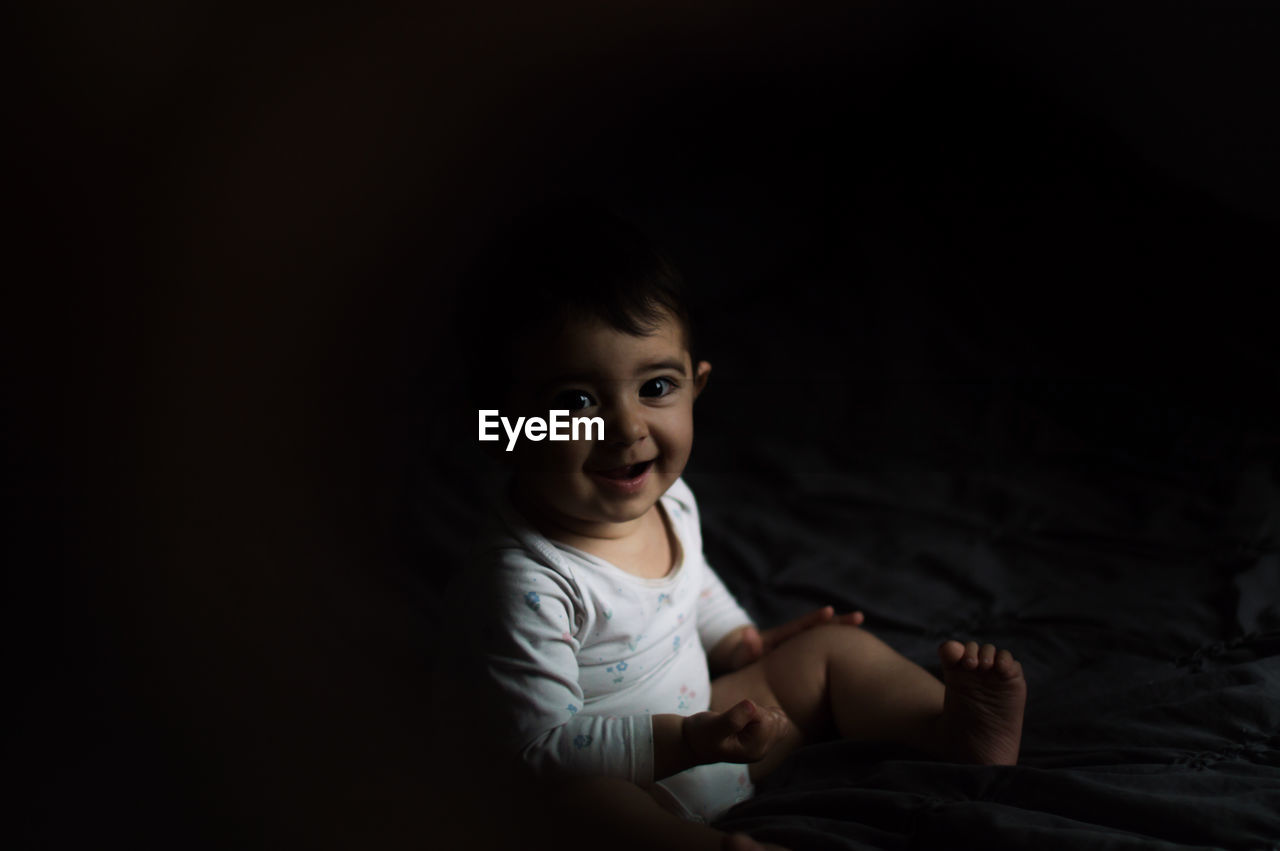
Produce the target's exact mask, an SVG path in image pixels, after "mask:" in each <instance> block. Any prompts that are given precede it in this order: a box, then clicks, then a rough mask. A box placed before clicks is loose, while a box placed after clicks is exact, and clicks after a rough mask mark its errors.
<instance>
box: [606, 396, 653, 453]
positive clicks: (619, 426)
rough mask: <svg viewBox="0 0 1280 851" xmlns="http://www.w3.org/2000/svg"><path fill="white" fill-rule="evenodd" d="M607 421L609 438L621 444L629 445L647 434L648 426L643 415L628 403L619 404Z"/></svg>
mask: <svg viewBox="0 0 1280 851" xmlns="http://www.w3.org/2000/svg"><path fill="white" fill-rule="evenodd" d="M607 423H608V426H609V438H610V439H611V440H612V441H613V442H614V443H617V444H621V445H623V446H629V445H630V444H632V443H635V442H637V441H640V440H643V439H644V438H646V437H648V436H649V427H648V425H647V424H646V423H645V421H644V417H643V416H641V415H640V412H639V411H637V410H635V409H634V408H633V407H631V406H629V405H622V406H619V407H618V409H617V410H615V411H614V414H613V416H612V417H610V418H609V419H608V421H607Z"/></svg>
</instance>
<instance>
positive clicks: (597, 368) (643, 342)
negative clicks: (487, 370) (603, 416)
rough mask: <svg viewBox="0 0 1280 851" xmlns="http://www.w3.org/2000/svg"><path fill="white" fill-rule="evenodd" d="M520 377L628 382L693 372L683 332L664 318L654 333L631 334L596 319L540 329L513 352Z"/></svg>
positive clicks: (564, 322)
mask: <svg viewBox="0 0 1280 851" xmlns="http://www.w3.org/2000/svg"><path fill="white" fill-rule="evenodd" d="M513 356H514V366H515V372H516V375H517V377H519V378H522V379H525V380H538V381H545V380H553V379H572V378H582V379H591V380H597V381H607V380H617V381H625V380H630V379H632V378H635V377H637V376H638V375H642V374H644V373H647V372H656V371H659V370H674V371H677V372H680V373H685V374H687V373H688V372H689V370H690V369H691V368H692V361H691V357H690V354H689V351H688V349H687V348H686V347H685V342H684V332H683V329H682V328H681V326H680V323H679V322H677V321H676V320H674V319H671V318H667V319H663V320H662V321H660V322H659V323H657V325H656V326H654V327H653V328H652V330H651V331H649V333H645V334H632V333H629V332H627V331H623V330H620V329H618V328H614V327H613V326H611V325H609V324H608V323H607V322H605V321H604V320H602V319H596V318H594V317H588V318H572V319H567V320H564V321H563V322H560V323H557V324H556V325H554V326H549V327H543V328H540V329H536V330H535V331H533V332H531V333H530V334H528V335H527V336H525V338H524V340H522V341H521V343H520V344H519V345H518V346H517V347H516V350H515V351H514V352H513Z"/></svg>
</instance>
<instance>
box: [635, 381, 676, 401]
mask: <svg viewBox="0 0 1280 851" xmlns="http://www.w3.org/2000/svg"><path fill="white" fill-rule="evenodd" d="M676 386H677V385H676V383H675V381H674V380H672V379H670V378H650V379H649V380H648V381H646V382H645V383H644V384H642V385H640V395H641V396H650V397H656V396H666V395H667V394H668V393H670V392H671V391H672V390H675V389H676Z"/></svg>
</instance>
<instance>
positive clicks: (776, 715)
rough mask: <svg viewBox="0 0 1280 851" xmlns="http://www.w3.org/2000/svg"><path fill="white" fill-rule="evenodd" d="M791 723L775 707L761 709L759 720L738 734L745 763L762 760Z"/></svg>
mask: <svg viewBox="0 0 1280 851" xmlns="http://www.w3.org/2000/svg"><path fill="white" fill-rule="evenodd" d="M790 723H791V721H790V719H789V718H787V714H786V713H785V712H783V711H782V710H781V709H779V708H778V707H776V706H770V707H766V708H763V709H761V711H760V719H759V720H758V721H753V722H752V723H751V724H748V725H747V726H746V727H745V728H743V730H742V732H741V733H739V734H738V741H739V742H740V743H741V744H742V750H743V758H744V760H745V761H746V762H757V761H759V760H761V759H764V757H765V755H767V754H768V753H769V750H770V749H771V748H772V747H773V746H774V745H775V744H777V742H778V741H779V740H780V739H781V738H782V737H783V736H784V735H785V734H786V731H787V727H788V726H789V725H790Z"/></svg>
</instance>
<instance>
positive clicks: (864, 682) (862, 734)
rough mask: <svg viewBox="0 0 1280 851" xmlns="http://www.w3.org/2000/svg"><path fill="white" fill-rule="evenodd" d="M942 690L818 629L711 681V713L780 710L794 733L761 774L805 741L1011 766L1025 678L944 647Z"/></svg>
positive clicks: (901, 660) (837, 630)
mask: <svg viewBox="0 0 1280 851" xmlns="http://www.w3.org/2000/svg"><path fill="white" fill-rule="evenodd" d="M938 655H939V658H940V659H941V661H942V663H943V670H944V678H945V685H944V683H943V682H939V681H938V680H937V679H936V678H935V677H934V676H933V675H932V674H930V673H929V672H928V671H926V670H925V669H924V668H921V667H920V666H919V665H917V664H915V663H914V662H912V661H911V660H909V659H907V658H906V657H904V656H902V655H901V654H899V653H898V652H897V651H895V650H893V649H892V648H891V647H889V646H888V645H887V644H885V643H884V642H883V641H881V640H880V639H878V638H876V637H875V636H874V635H872V634H871V633H869V632H867V631H866V630H864V629H861V628H858V627H851V626H845V625H836V626H830V625H828V626H820V627H815V628H813V629H810V630H808V631H806V632H804V633H801V634H800V635H797V636H796V637H794V638H791V639H789V640H788V641H786V642H785V643H783V644H782V645H780V646H779V647H778V648H777V649H775V650H773V651H772V652H770V653H769V654H768V655H766V656H765V657H764V658H763V659H760V660H759V661H757V662H755V663H753V664H751V665H748V666H746V667H745V668H743V669H741V670H739V671H735V672H734V673H732V674H727V675H725V676H723V677H720V678H718V679H716V681H715V682H714V683H713V684H712V689H711V708H712V709H715V710H718V711H723V710H724V709H727V708H728V707H730V706H732V705H733V704H734V703H736V702H737V701H738V700H741V699H742V698H744V697H747V698H750V699H752V700H755V701H758V702H761V703H764V704H765V705H774V706H780V707H782V709H783V710H785V711H786V713H787V714H788V715H789V716H790V717H791V720H792V721H793V722H794V723H795V724H796V726H797V728H798V731H797V735H796V736H794V737H793V738H792V739H791V740H790V741H788V742H786V743H785V744H784V745H783V746H782V747H776V748H775V749H774V751H775V752H776V753H770V755H769V757H768V758H766V759H765V760H764V761H763V762H761V763H758V764H757V765H756V766H753V771H752V777H753V778H757V777H762V776H764V775H765V774H767V773H768V772H769V771H770V770H772V768H773V767H774V766H775V765H777V764H778V763H779V762H780V761H781V760H782V759H783V758H784V757H785V756H786V753H788V752H789V751H790V750H791V749H793V748H794V747H795V746H796V745H798V744H800V743H801V742H802V741H817V740H821V739H824V738H829V737H831V736H832V735H839V736H841V737H842V738H846V739H854V740H859V741H885V742H898V743H901V744H905V745H908V746H910V747H913V748H915V749H917V750H920V751H922V752H924V753H927V754H930V755H932V756H936V757H941V758H944V759H950V760H956V761H960V762H975V763H984V764H1005V765H1011V764H1013V763H1016V762H1017V757H1018V745H1019V742H1020V741H1021V735H1022V709H1023V704H1024V703H1025V702H1026V681H1025V680H1024V679H1023V678H1022V666H1021V665H1019V664H1018V663H1017V662H1016V661H1014V659H1013V656H1012V655H1011V654H1010V653H1009V651H1007V650H1002V651H999V652H998V653H997V651H996V648H995V647H993V646H992V645H989V644H988V645H986V646H984V647H981V648H980V647H979V646H978V645H977V644H976V643H975V642H970V643H969V644H968V645H963V644H960V642H958V641H949V642H947V643H946V644H944V645H943V646H942V647H940V648H939V650H938Z"/></svg>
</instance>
